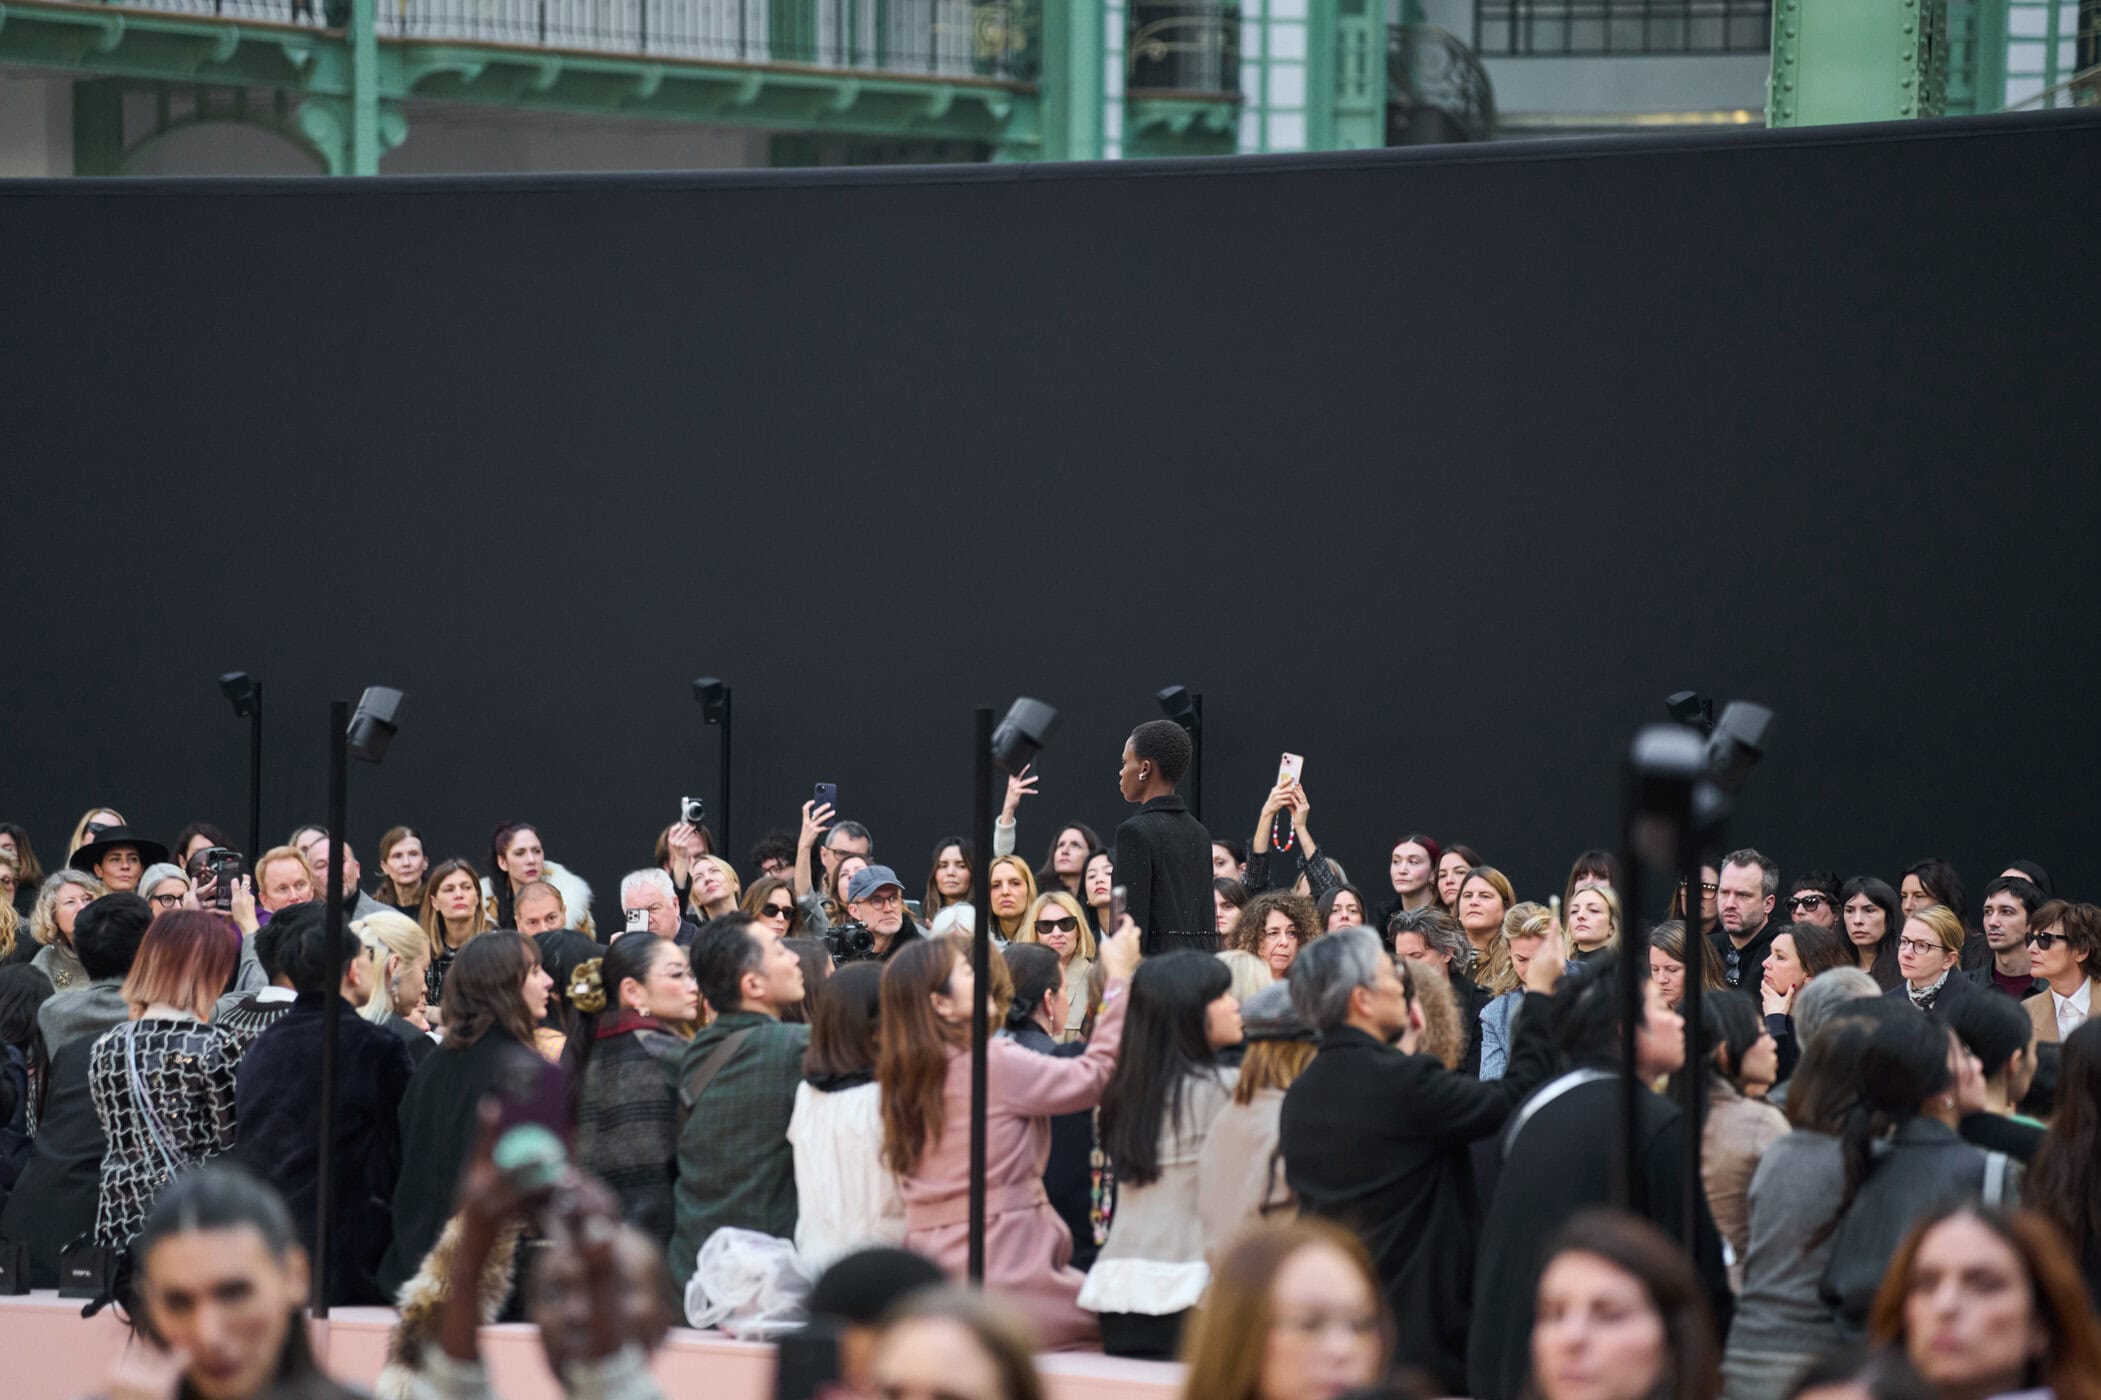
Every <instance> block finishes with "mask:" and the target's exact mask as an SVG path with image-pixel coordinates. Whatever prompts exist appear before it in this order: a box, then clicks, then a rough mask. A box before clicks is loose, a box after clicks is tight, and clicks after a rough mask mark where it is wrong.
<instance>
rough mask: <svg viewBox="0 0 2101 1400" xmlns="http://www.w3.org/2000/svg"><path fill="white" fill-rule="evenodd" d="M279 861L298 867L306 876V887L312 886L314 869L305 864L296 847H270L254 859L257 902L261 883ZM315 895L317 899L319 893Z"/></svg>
mask: <svg viewBox="0 0 2101 1400" xmlns="http://www.w3.org/2000/svg"><path fill="white" fill-rule="evenodd" d="M281 860H288V861H290V862H292V864H294V865H296V866H298V867H299V869H300V872H301V873H302V874H304V875H305V876H306V882H307V885H308V886H309V887H311V886H312V885H313V883H314V868H313V867H312V866H311V865H308V864H307V863H306V857H305V856H303V855H301V854H299V850H298V848H297V847H295V846H272V847H271V848H270V849H269V850H267V851H264V852H263V853H262V854H261V855H260V856H257V857H256V859H255V897H256V899H257V900H258V901H260V900H261V899H262V897H263V881H264V879H265V878H266V872H267V871H268V870H269V869H270V867H271V866H272V865H273V864H275V863H276V862H278V861H281ZM315 894H316V896H317V897H318V895H319V894H320V891H318V890H316V891H315Z"/></svg>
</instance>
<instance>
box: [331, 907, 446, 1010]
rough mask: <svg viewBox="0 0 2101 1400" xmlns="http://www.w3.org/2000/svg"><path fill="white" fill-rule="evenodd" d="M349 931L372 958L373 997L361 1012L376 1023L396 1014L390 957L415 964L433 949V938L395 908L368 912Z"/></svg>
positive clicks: (419, 925) (406, 965) (408, 964)
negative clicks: (389, 970) (391, 983)
mask: <svg viewBox="0 0 2101 1400" xmlns="http://www.w3.org/2000/svg"><path fill="white" fill-rule="evenodd" d="M350 931H351V932H352V933H354V934H356V935H357V939H358V942H359V943H361V944H363V945H364V948H365V952H366V954H367V955H368V956H369V957H370V958H371V960H372V999H371V1000H370V1001H368V1002H366V1003H365V1005H364V1007H363V1009H362V1010H360V1011H359V1012H358V1014H359V1015H360V1016H363V1017H364V1018H365V1019H366V1020H368V1021H372V1022H375V1023H376V1022H380V1021H384V1020H386V1019H387V1018H388V1017H389V1016H391V1015H393V1014H394V989H393V987H392V986H391V985H390V984H389V983H388V981H387V959H388V958H389V957H395V958H399V959H401V965H402V966H403V967H410V966H413V965H414V964H415V962H416V959H418V958H420V957H422V956H423V955H424V954H426V953H428V952H429V951H430V940H429V939H428V938H426V937H425V936H424V933H423V926H422V925H421V924H419V923H417V922H416V921H415V920H414V919H411V918H410V917H409V916H408V915H406V914H402V913H397V912H396V911H394V910H392V909H387V910H383V911H381V912H380V913H377V914H367V915H366V916H365V917H364V918H362V919H358V920H356V921H355V922H353V923H352V924H351V925H350ZM375 1007H376V1008H378V1009H377V1010H376V1011H375V1010H374V1008H375Z"/></svg>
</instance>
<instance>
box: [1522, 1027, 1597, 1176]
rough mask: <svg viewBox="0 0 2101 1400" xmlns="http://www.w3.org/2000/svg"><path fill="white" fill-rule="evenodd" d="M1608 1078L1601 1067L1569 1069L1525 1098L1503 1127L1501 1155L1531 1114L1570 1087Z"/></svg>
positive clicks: (1578, 1086) (1530, 1117)
mask: <svg viewBox="0 0 2101 1400" xmlns="http://www.w3.org/2000/svg"><path fill="white" fill-rule="evenodd" d="M1515 1009H1516V1008H1515V1007H1513V1008H1512V1010H1513V1011H1514V1010H1515ZM1610 1078H1612V1076H1611V1075H1610V1074H1608V1073H1606V1072H1605V1071H1604V1070H1601V1069H1590V1068H1584V1069H1576V1070H1570V1071H1569V1072H1568V1073H1567V1074H1564V1075H1562V1076H1561V1077H1560V1078H1559V1079H1556V1080H1554V1081H1552V1082H1551V1083H1549V1084H1547V1085H1546V1086H1545V1087H1544V1088H1542V1089H1540V1090H1539V1091H1538V1092H1537V1093H1535V1094H1533V1095H1532V1097H1531V1098H1529V1099H1527V1100H1525V1104H1524V1107H1522V1108H1520V1109H1518V1111H1517V1112H1516V1113H1514V1114H1512V1115H1511V1117H1510V1122H1509V1125H1508V1126H1506V1127H1505V1128H1504V1129H1503V1155H1504V1156H1505V1157H1508V1156H1509V1155H1510V1149H1511V1148H1512V1147H1513V1146H1515V1145H1516V1143H1517V1135H1518V1133H1519V1132H1520V1131H1522V1130H1523V1128H1524V1126H1525V1124H1527V1123H1529V1122H1531V1121H1532V1115H1533V1114H1535V1113H1537V1112H1539V1110H1541V1109H1542V1108H1545V1107H1546V1106H1547V1105H1548V1104H1550V1103H1552V1102H1553V1101H1554V1100H1556V1099H1558V1098H1560V1097H1561V1096H1562V1095H1563V1094H1565V1093H1567V1092H1568V1091H1569V1090H1571V1089H1580V1088H1582V1087H1583V1086H1584V1085H1585V1084H1595V1083H1596V1082H1597V1081H1598V1080H1600V1079H1610Z"/></svg>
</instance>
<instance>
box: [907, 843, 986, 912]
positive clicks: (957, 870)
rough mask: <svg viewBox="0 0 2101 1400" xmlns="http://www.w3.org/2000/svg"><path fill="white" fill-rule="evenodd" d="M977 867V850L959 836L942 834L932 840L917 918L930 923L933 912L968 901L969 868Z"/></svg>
mask: <svg viewBox="0 0 2101 1400" xmlns="http://www.w3.org/2000/svg"><path fill="white" fill-rule="evenodd" d="M976 868H977V851H976V848H975V847H973V846H972V845H971V844H970V843H969V842H968V841H965V840H964V839H963V838H962V837H960V836H944V837H942V838H941V839H940V840H939V841H936V842H935V843H934V854H933V857H932V859H930V860H929V861H928V862H927V871H926V897H925V898H924V899H922V900H920V902H919V921H920V922H921V923H923V924H925V925H927V926H928V927H929V928H931V927H933V923H934V916H935V915H936V914H939V913H940V912H941V911H942V910H944V909H946V908H948V907H949V906H950V905H951V904H968V903H970V880H971V871H973V870H975V869H976Z"/></svg>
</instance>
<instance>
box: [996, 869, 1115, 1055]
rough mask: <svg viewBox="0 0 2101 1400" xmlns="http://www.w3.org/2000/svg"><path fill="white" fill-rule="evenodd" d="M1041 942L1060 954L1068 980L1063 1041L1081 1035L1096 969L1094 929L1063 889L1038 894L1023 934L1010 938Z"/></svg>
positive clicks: (1015, 941)
mask: <svg viewBox="0 0 2101 1400" xmlns="http://www.w3.org/2000/svg"><path fill="white" fill-rule="evenodd" d="M1014 943H1041V944H1042V945H1043V946H1044V947H1046V948H1048V949H1050V950H1051V951H1052V952H1053V953H1056V954H1057V955H1058V967H1059V969H1060V973H1061V975H1062V977H1063V980H1064V983H1065V999H1066V1003H1067V1010H1066V1013H1065V1024H1064V1025H1063V1026H1061V1027H1059V1029H1058V1033H1057V1038H1058V1040H1059V1042H1060V1043H1067V1044H1069V1043H1070V1042H1072V1041H1075V1040H1078V1039H1080V1024H1081V1022H1083V1021H1085V1020H1086V1019H1087V979H1088V978H1089V977H1090V976H1091V975H1093V972H1094V949H1095V943H1094V933H1093V931H1092V930H1091V929H1089V928H1088V927H1087V919H1086V916H1085V915H1084V914H1082V913H1081V911H1080V902H1079V901H1078V900H1076V899H1074V898H1073V897H1072V896H1071V895H1069V894H1067V893H1065V892H1064V891H1063V890H1053V891H1051V892H1050V893H1049V894H1044V895H1038V896H1037V897H1036V903H1035V904H1034V905H1033V906H1032V907H1031V908H1030V910H1029V916H1028V918H1026V919H1024V920H1023V921H1022V926H1021V929H1020V931H1019V934H1018V935H1017V936H1016V937H1015V938H1013V939H1011V940H1010V941H1009V946H1012V944H1014Z"/></svg>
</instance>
